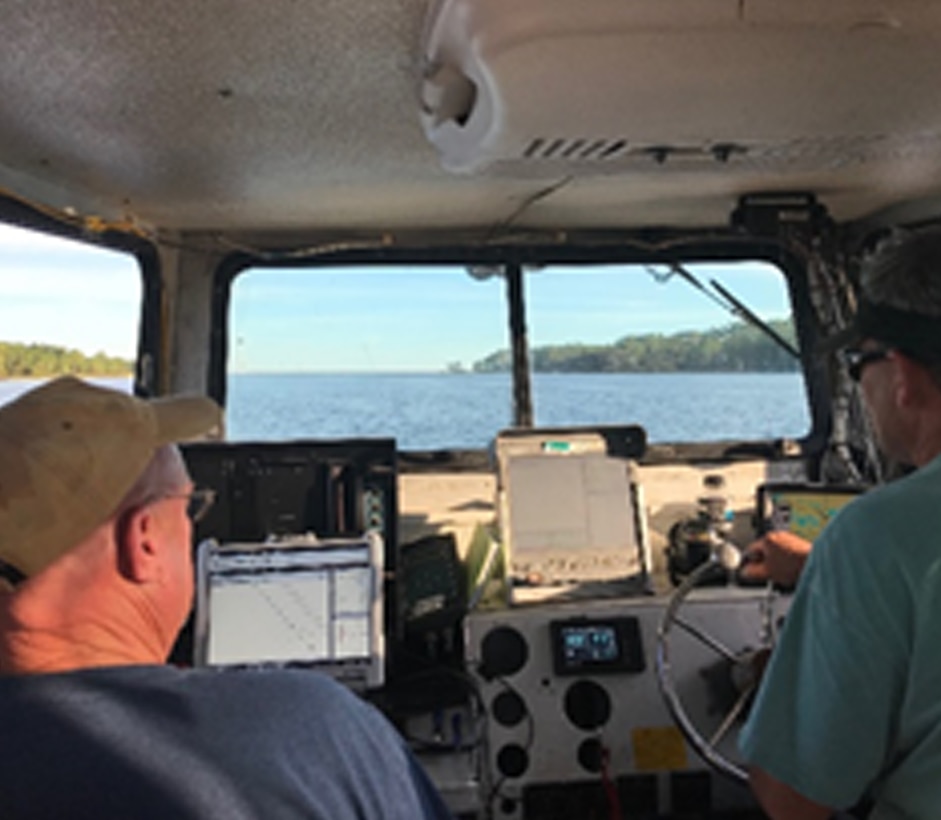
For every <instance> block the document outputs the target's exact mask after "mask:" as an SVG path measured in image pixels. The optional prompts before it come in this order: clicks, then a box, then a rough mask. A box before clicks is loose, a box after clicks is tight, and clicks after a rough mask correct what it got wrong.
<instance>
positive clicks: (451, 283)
mask: <svg viewBox="0 0 941 820" xmlns="http://www.w3.org/2000/svg"><path fill="white" fill-rule="evenodd" d="M694 269H695V270H696V271H697V274H698V275H699V276H700V277H701V278H702V279H703V280H704V281H705V280H708V279H709V278H716V279H719V280H720V281H721V282H722V283H723V284H724V285H725V286H726V287H728V288H729V289H730V290H731V291H732V292H733V293H735V294H736V295H737V296H739V297H740V298H741V299H742V301H744V302H745V303H746V304H748V305H749V306H750V307H751V308H752V309H753V310H754V311H755V312H756V313H757V314H758V315H759V316H762V317H763V318H767V319H773V318H781V317H783V316H786V315H788V313H789V307H788V305H787V297H786V291H785V288H784V284H783V279H782V278H781V277H779V276H778V275H777V273H776V272H775V271H774V270H773V269H772V268H771V267H770V266H767V265H758V264H737V265H700V266H696V267H695V268H694ZM504 292H505V286H504V283H503V281H502V280H501V279H498V278H493V279H487V280H484V281H478V280H476V279H474V278H472V277H471V276H469V275H468V274H466V273H465V272H464V271H463V270H460V271H455V270H453V269H450V270H446V269H440V268H435V269H428V268H418V269H405V268H400V269H397V270H396V271H395V272H389V271H384V272H383V273H381V274H376V273H369V272H364V271H359V270H355V269H334V270H333V271H329V272H323V271H321V272H316V273H311V272H309V271H307V272H305V271H288V270H279V271H257V272H254V273H250V274H246V275H243V276H242V277H240V278H239V279H238V280H237V281H236V285H235V292H234V296H233V300H232V305H233V313H232V339H231V345H230V350H231V360H230V367H231V368H232V369H235V370H239V371H270V370H280V371H299V370H320V371H347V370H350V371H369V370H440V369H442V368H443V367H445V366H446V365H447V364H448V363H449V362H461V363H462V364H463V365H465V366H468V365H470V364H471V363H473V362H474V361H476V360H478V359H481V358H483V357H484V356H486V355H488V354H489V353H491V352H493V351H495V350H497V349H499V348H504V347H506V346H507V330H506V316H505V308H504ZM526 299H527V305H528V308H529V317H530V319H529V334H530V343H531V344H532V345H534V346H536V345H542V344H561V343H565V342H586V343H610V342H613V341H615V340H616V339H618V338H620V337H621V336H625V335H628V334H635V333H671V332H675V331H677V330H689V329H704V328H708V327H715V326H718V325H723V324H727V323H728V322H730V321H732V319H731V317H730V316H729V315H728V314H727V313H725V312H724V311H722V310H721V309H720V308H718V307H716V306H715V305H713V303H712V302H710V301H709V300H708V299H707V298H706V297H704V296H703V295H702V294H701V293H699V292H698V291H696V290H695V289H694V288H692V287H691V286H690V285H688V284H687V283H686V282H683V281H680V280H679V278H678V277H673V278H672V279H670V280H669V281H667V282H665V283H657V282H656V281H654V279H653V277H651V276H650V275H649V274H648V273H646V272H645V271H643V270H641V269H639V268H633V269H629V270H628V269H625V268H619V269H615V268H613V267H611V268H609V269H607V270H606V271H591V272H589V271H588V270H586V269H584V268H582V269H575V268H554V269H553V270H551V271H541V272H535V273H533V274H532V275H530V276H528V277H527V279H526ZM139 300H140V282H139V276H138V273H137V266H136V261H135V260H134V259H132V258H130V257H126V256H124V255H122V254H119V253H114V252H109V251H104V250H101V249H99V248H89V247H87V246H84V245H82V244H80V243H77V242H70V241H68V240H62V239H53V238H47V237H42V236H39V235H35V234H30V233H27V232H25V231H19V230H16V229H12V228H8V227H5V226H0V340H3V341H18V342H45V343H50V344H55V345H61V346H64V347H74V348H77V349H79V350H82V351H83V352H85V353H88V354H91V353H95V352H98V351H104V352H106V353H109V354H112V355H119V356H125V357H132V356H133V355H134V351H135V348H136V334H137V322H138V314H139Z"/></svg>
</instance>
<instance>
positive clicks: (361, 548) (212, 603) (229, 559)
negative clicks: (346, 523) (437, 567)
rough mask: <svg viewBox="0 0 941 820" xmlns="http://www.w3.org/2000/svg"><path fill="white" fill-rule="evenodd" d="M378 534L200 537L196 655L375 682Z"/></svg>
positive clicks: (379, 660) (209, 660) (378, 676)
mask: <svg viewBox="0 0 941 820" xmlns="http://www.w3.org/2000/svg"><path fill="white" fill-rule="evenodd" d="M381 556H382V547H381V538H379V536H378V535H375V534H371V535H369V536H367V537H364V538H361V539H334V540H330V541H322V542H312V541H311V539H308V538H302V537H299V538H297V539H282V540H280V541H278V542H276V543H258V544H223V545H219V544H216V543H215V542H212V541H207V542H204V543H203V544H202V545H201V546H200V551H199V559H198V588H197V604H196V642H195V658H194V660H195V662H196V663H197V665H208V666H221V667H226V666H266V665H267V666H272V665H273V666H296V667H311V668H317V669H319V670H320V671H323V672H326V673H327V674H331V675H333V676H334V677H337V678H339V679H342V680H344V681H346V682H349V683H351V684H352V685H356V684H358V683H361V684H362V685H364V686H370V687H371V686H378V685H381V683H382V669H383V661H384V652H383V633H382V582H381V580H382V565H381Z"/></svg>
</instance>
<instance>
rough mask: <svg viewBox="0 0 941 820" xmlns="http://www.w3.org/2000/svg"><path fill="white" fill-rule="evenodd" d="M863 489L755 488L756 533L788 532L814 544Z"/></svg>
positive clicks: (775, 485) (770, 486) (779, 485)
mask: <svg viewBox="0 0 941 820" xmlns="http://www.w3.org/2000/svg"><path fill="white" fill-rule="evenodd" d="M863 491H864V488H863V487H849V486H825V485H812V484H764V485H762V486H761V487H759V488H758V514H759V530H760V531H761V532H767V531H768V530H788V531H790V532H793V533H795V534H796V535H799V536H801V538H805V539H807V540H808V541H815V540H816V539H817V538H818V536H819V535H820V533H821V532H823V529H824V527H826V525H827V524H828V523H829V522H830V520H831V519H832V518H833V517H834V516H835V515H836V514H837V513H838V512H839V511H840V510H841V509H842V508H843V507H845V506H846V505H847V504H848V503H849V502H850V501H852V500H853V499H854V498H856V497H857V496H858V495H860V494H861V493H862V492H863Z"/></svg>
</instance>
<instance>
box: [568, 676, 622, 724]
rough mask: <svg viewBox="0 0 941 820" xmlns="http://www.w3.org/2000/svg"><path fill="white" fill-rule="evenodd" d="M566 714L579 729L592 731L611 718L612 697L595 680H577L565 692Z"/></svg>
mask: <svg viewBox="0 0 941 820" xmlns="http://www.w3.org/2000/svg"><path fill="white" fill-rule="evenodd" d="M565 715H566V717H567V718H568V719H569V720H570V721H572V723H573V724H575V725H576V726H577V727H578V728H579V729H584V730H585V731H586V732H590V731H591V730H592V729H597V728H599V727H601V726H604V725H605V724H606V723H607V722H608V720H609V719H610V717H611V697H610V696H609V695H608V693H607V692H606V691H605V690H604V689H603V688H602V687H601V686H599V685H598V684H597V683H595V682H594V681H590V680H580V681H576V682H575V683H573V684H572V685H571V686H570V687H569V688H568V690H567V691H566V693H565Z"/></svg>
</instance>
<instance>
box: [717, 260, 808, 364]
mask: <svg viewBox="0 0 941 820" xmlns="http://www.w3.org/2000/svg"><path fill="white" fill-rule="evenodd" d="M709 284H710V285H712V286H713V287H714V288H715V289H716V290H717V291H719V293H721V294H722V297H723V298H724V299H727V300H728V301H729V302H731V303H732V306H733V308H734V309H733V310H732V313H733V314H734V315H736V316H740V317H741V318H742V319H744V320H745V321H746V322H748V323H749V324H750V325H751V326H752V327H757V328H758V330H760V331H761V332H762V333H764V334H765V336H767V337H768V338H769V339H771V340H772V341H774V342H775V343H776V344H777V345H778V347H780V348H782V349H783V350H786V351H787V352H788V353H790V354H791V355H792V356H793V357H794V358H795V359H798V360H800V357H801V354H800V351H799V350H798V349H797V348H796V347H794V345H792V344H791V343H790V342H789V341H788V340H787V339H785V338H784V337H783V336H782V335H781V334H780V333H778V332H777V331H776V330H775V329H774V328H773V327H771V325H769V324H768V323H767V322H765V321H764V320H763V319H761V318H759V317H758V316H756V315H755V314H754V313H752V312H751V310H750V309H749V308H748V307H746V306H745V305H744V304H743V303H742V302H741V300H739V299H737V298H736V297H735V296H733V295H732V294H731V293H729V291H728V290H726V289H725V288H724V287H722V285H720V284H719V283H718V282H717V281H716V280H715V279H710V280H709Z"/></svg>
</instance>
